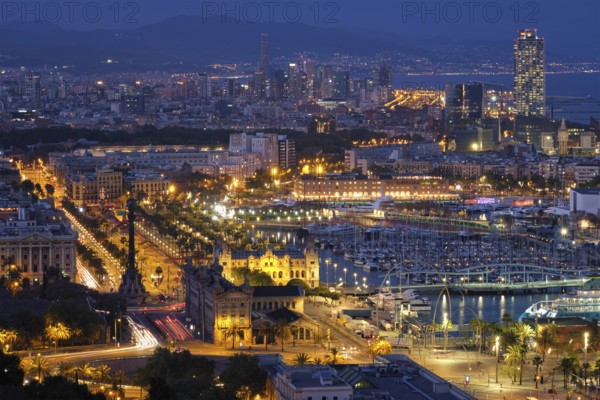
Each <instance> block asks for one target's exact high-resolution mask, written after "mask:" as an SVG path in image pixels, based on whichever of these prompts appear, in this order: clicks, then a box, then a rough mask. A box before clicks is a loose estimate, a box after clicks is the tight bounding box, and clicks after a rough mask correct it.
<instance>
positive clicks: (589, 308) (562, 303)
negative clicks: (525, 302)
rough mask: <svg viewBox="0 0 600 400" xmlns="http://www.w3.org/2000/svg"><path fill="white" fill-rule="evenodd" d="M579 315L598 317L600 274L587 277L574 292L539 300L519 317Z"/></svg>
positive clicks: (587, 318) (582, 316)
mask: <svg viewBox="0 0 600 400" xmlns="http://www.w3.org/2000/svg"><path fill="white" fill-rule="evenodd" d="M572 317H579V318H584V319H586V320H588V321H591V320H592V319H600V276H594V277H591V278H589V279H588V280H587V281H586V282H585V283H584V284H583V285H582V286H581V288H579V289H578V290H577V291H576V292H575V293H572V294H567V295H564V296H562V297H559V298H558V299H555V300H550V301H539V302H537V303H535V304H533V305H532V306H530V307H529V308H528V309H526V310H525V312H524V313H523V314H522V315H521V316H520V317H519V320H522V319H533V318H547V319H560V318H572Z"/></svg>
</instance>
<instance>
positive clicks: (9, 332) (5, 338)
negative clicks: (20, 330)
mask: <svg viewBox="0 0 600 400" xmlns="http://www.w3.org/2000/svg"><path fill="white" fill-rule="evenodd" d="M17 336H18V335H17V331H15V330H13V329H0V346H1V347H2V350H4V349H6V350H9V349H10V345H11V343H14V341H15V340H17ZM5 346H6V348H5Z"/></svg>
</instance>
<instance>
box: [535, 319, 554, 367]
mask: <svg viewBox="0 0 600 400" xmlns="http://www.w3.org/2000/svg"><path fill="white" fill-rule="evenodd" d="M537 343H538V346H539V348H540V353H542V361H546V353H548V350H549V349H551V348H552V346H555V345H556V325H554V324H550V325H547V326H546V327H545V328H544V329H542V330H541V331H540V334H539V336H538V338H537Z"/></svg>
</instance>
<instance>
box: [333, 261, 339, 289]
mask: <svg viewBox="0 0 600 400" xmlns="http://www.w3.org/2000/svg"><path fill="white" fill-rule="evenodd" d="M337 267H338V265H337V263H333V284H334V286H335V283H336V282H337Z"/></svg>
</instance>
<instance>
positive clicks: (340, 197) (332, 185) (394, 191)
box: [294, 174, 455, 201]
mask: <svg viewBox="0 0 600 400" xmlns="http://www.w3.org/2000/svg"><path fill="white" fill-rule="evenodd" d="M294 196H295V198H296V199H297V200H322V201H372V200H375V199H377V198H379V197H382V196H391V198H392V199H394V200H417V199H421V200H443V199H449V198H454V197H455V195H453V194H451V193H448V184H447V181H445V180H443V179H440V178H436V177H427V176H412V177H406V176H403V177H397V178H396V179H395V178H386V179H366V178H359V177H358V176H356V175H355V174H341V175H328V176H323V177H318V178H317V177H314V176H310V175H304V176H302V177H301V178H300V179H298V180H297V181H296V185H295V191H294Z"/></svg>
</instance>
